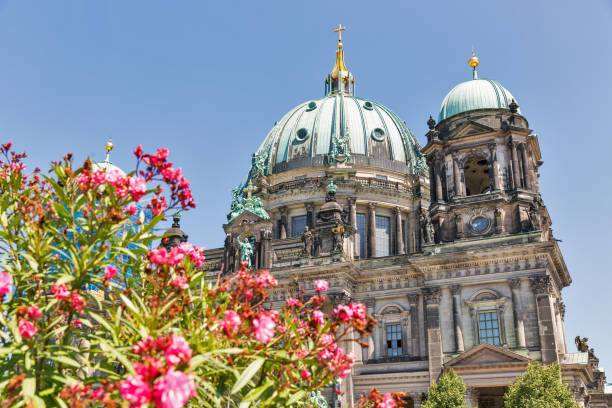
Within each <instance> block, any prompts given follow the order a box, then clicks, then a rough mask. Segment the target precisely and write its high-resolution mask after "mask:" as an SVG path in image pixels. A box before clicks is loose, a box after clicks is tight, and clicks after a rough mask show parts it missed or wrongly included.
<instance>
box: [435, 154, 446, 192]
mask: <svg viewBox="0 0 612 408" xmlns="http://www.w3.org/2000/svg"><path fill="white" fill-rule="evenodd" d="M434 168H435V170H434V173H435V178H436V201H437V202H444V193H443V192H442V174H441V173H442V161H441V160H436V162H435V164H434Z"/></svg>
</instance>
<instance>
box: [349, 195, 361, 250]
mask: <svg viewBox="0 0 612 408" xmlns="http://www.w3.org/2000/svg"><path fill="white" fill-rule="evenodd" d="M347 202H348V210H349V224H350V225H351V227H353V228H354V229H355V234H353V237H352V241H353V257H354V258H355V259H357V258H359V246H358V245H357V206H356V205H355V202H356V198H355V197H348V198H347Z"/></svg>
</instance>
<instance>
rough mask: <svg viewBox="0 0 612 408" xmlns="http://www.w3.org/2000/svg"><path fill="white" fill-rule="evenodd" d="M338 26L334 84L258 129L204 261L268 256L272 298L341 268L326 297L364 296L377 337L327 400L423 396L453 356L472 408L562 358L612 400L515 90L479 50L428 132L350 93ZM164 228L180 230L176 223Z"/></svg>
mask: <svg viewBox="0 0 612 408" xmlns="http://www.w3.org/2000/svg"><path fill="white" fill-rule="evenodd" d="M342 30H344V27H342V26H339V27H338V29H337V30H335V31H337V32H338V39H339V41H338V46H337V47H338V48H337V50H336V62H335V66H334V67H333V69H332V71H331V72H330V73H329V74H328V75H327V77H326V78H325V84H324V85H325V96H324V97H322V98H320V99H313V100H308V101H305V102H304V103H302V104H300V105H299V106H297V107H295V108H293V109H291V110H289V111H288V112H287V114H285V115H284V116H283V117H282V118H281V119H280V120H279V121H278V122H276V124H275V125H274V127H273V128H272V129H271V130H270V132H269V133H268V135H267V136H266V137H265V138H264V140H263V142H262V143H261V145H260V146H259V148H258V149H257V150H256V152H255V153H254V154H253V157H252V166H251V169H250V171H249V174H248V176H247V177H246V181H244V183H243V184H240V185H239V186H238V187H237V188H236V189H235V190H234V192H233V200H232V205H231V209H230V213H229V214H228V216H227V220H228V221H227V223H226V224H224V225H223V229H224V231H225V234H226V239H225V243H224V246H223V247H222V248H218V249H211V250H207V251H206V253H205V254H206V264H205V268H206V269H207V270H209V271H211V272H221V273H228V272H232V271H234V270H236V269H237V268H238V267H239V264H240V262H241V261H244V260H246V261H247V262H249V264H250V265H251V266H252V267H253V268H257V269H269V270H270V271H271V272H272V273H273V274H274V276H275V277H276V278H277V280H278V282H279V286H278V287H277V288H275V289H274V290H273V291H272V293H271V298H270V301H271V304H270V306H271V307H275V305H281V304H282V303H283V301H284V299H285V298H286V297H289V296H296V295H297V294H298V293H299V292H303V293H305V294H306V295H308V294H311V293H314V287H313V282H314V281H315V280H316V279H325V280H327V281H328V282H329V283H330V289H329V291H328V300H329V305H328V307H329V308H330V309H331V308H332V307H333V306H334V305H337V304H339V303H344V302H349V301H356V302H361V303H364V304H365V305H366V306H367V311H368V313H369V314H370V315H372V316H374V317H375V318H376V320H377V321H378V325H377V327H376V329H375V331H374V333H373V334H372V336H371V337H369V338H368V339H367V341H368V343H369V347H367V348H365V347H364V348H361V346H359V344H357V343H351V344H350V345H348V347H350V348H352V352H353V353H354V354H355V356H356V364H355V367H354V368H353V371H352V373H351V375H350V376H349V377H347V378H346V379H345V380H344V381H343V382H342V383H341V384H340V385H339V387H340V391H341V394H340V396H339V397H333V401H332V393H331V392H330V393H329V395H328V398H329V400H328V402H329V404H330V406H336V407H337V406H342V407H345V406H346V407H350V406H352V404H353V403H354V401H356V400H357V399H358V398H359V396H360V395H361V394H362V393H364V392H366V393H367V392H368V391H369V389H370V388H371V387H376V388H377V389H378V390H379V391H381V392H390V391H402V392H406V393H409V394H410V399H411V404H413V406H414V407H420V406H421V402H422V400H423V399H424V398H426V393H427V389H428V387H429V386H430V384H431V383H432V382H433V381H434V380H436V379H437V378H438V377H439V376H440V374H441V373H442V372H444V371H445V370H450V369H452V370H454V371H455V372H456V373H457V374H458V375H460V376H461V377H462V379H463V381H464V382H465V384H466V387H467V395H466V399H467V401H468V404H469V405H470V406H472V407H476V406H478V407H479V408H498V407H502V406H503V395H504V393H505V392H506V391H507V387H508V385H509V384H510V383H512V382H513V381H514V380H515V379H516V377H517V376H519V375H521V374H522V373H523V372H524V371H525V369H526V367H527V364H528V362H529V361H530V360H536V361H540V362H542V363H544V364H550V363H552V362H558V363H559V364H560V366H561V370H562V374H563V378H564V380H565V381H566V382H567V384H568V386H569V388H570V390H571V391H572V393H573V394H574V396H575V399H576V401H577V402H578V404H579V405H580V406H581V407H612V389H611V388H612V387H610V386H608V385H607V384H606V378H605V374H604V372H603V369H600V368H599V364H598V363H599V361H598V359H597V357H596V355H595V351H594V350H593V349H589V347H588V344H587V339H583V338H580V337H577V338H576V339H575V340H574V339H571V343H574V342H575V343H576V346H577V349H574V347H573V345H572V347H571V349H570V348H568V347H567V343H568V342H567V340H566V334H565V329H564V314H565V306H564V303H563V299H562V295H561V291H562V289H563V288H565V287H566V286H568V285H570V284H571V282H572V278H571V277H570V274H569V271H568V269H567V266H566V264H565V261H564V259H563V255H562V253H561V250H560V248H559V245H558V243H557V240H556V239H555V237H554V235H553V233H552V230H551V219H550V216H549V214H548V211H547V208H546V204H545V201H544V198H543V196H542V195H541V194H540V185H539V183H538V172H539V168H540V166H541V165H542V163H543V162H542V156H541V152H540V147H539V143H538V137H537V135H535V134H534V133H533V132H532V130H531V129H530V127H529V122H528V121H527V117H526V116H525V115H526V112H522V111H521V109H520V105H519V101H518V99H517V98H515V97H514V96H513V95H512V94H511V93H510V92H509V91H508V90H507V89H506V88H504V87H503V86H502V85H501V84H500V83H499V82H498V81H496V80H493V79H485V78H481V77H480V74H479V72H478V70H477V67H478V65H479V59H478V58H477V57H476V56H474V55H473V54H472V57H471V58H470V59H469V61H468V64H469V66H470V67H471V71H472V72H471V75H472V77H471V78H470V79H469V80H467V81H465V82H462V83H460V84H458V85H457V86H455V87H454V88H453V89H451V90H450V91H449V92H448V94H447V95H446V96H445V97H444V98H443V99H442V104H441V107H440V112H439V113H438V116H437V118H433V117H432V116H430V117H429V120H428V121H427V125H428V126H429V131H428V132H427V134H426V137H427V144H426V145H425V146H420V145H419V143H418V142H417V139H416V137H415V135H414V134H413V133H412V131H411V130H410V129H409V128H408V127H407V125H406V124H405V122H404V121H403V120H401V119H400V117H399V116H398V115H397V114H395V113H394V112H393V111H391V110H390V109H389V108H387V107H386V106H384V105H382V104H380V103H378V102H374V101H371V100H368V99H364V98H362V97H358V96H356V95H355V92H354V90H355V78H354V76H353V74H352V73H351V72H350V71H349V70H348V69H347V67H346V63H345V60H344V50H343V45H342V37H341V34H342ZM466 79H467V78H466ZM254 147H255V146H254ZM169 234H170V235H174V236H175V241H177V240H178V241H181V240H186V239H187V236H186V235H185V233H184V232H182V231H181V230H180V228H179V225H178V222H175V225H174V226H173V228H172V229H171V230H169Z"/></svg>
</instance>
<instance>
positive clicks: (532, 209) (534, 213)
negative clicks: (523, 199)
mask: <svg viewBox="0 0 612 408" xmlns="http://www.w3.org/2000/svg"><path fill="white" fill-rule="evenodd" d="M527 215H528V216H529V223H530V224H531V230H532V231H537V230H539V229H540V228H541V227H540V215H539V214H538V210H537V208H536V206H535V205H533V204H530V205H529V212H528V214H527Z"/></svg>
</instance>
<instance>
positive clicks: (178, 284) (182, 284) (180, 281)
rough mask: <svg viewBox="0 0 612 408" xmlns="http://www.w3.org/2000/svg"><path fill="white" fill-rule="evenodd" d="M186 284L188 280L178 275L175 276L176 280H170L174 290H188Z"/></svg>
mask: <svg viewBox="0 0 612 408" xmlns="http://www.w3.org/2000/svg"><path fill="white" fill-rule="evenodd" d="M187 282H188V280H187V278H186V277H184V276H181V275H179V276H177V277H176V278H174V279H173V280H172V285H173V286H174V287H175V288H179V289H183V290H185V289H189V284H188V283H187Z"/></svg>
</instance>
